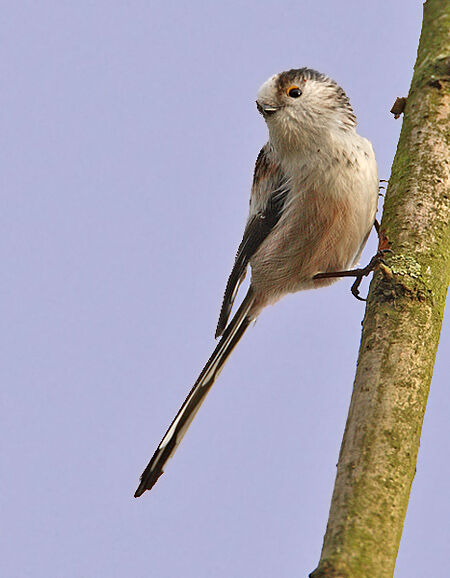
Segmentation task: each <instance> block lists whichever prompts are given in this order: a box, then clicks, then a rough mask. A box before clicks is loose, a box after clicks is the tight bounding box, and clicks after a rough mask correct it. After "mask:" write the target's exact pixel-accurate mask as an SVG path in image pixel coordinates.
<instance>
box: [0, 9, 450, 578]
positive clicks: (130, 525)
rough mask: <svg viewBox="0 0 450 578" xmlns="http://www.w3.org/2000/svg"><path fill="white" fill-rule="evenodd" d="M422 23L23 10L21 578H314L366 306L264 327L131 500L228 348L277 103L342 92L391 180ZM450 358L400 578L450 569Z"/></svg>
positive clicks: (17, 455) (8, 17)
mask: <svg viewBox="0 0 450 578" xmlns="http://www.w3.org/2000/svg"><path fill="white" fill-rule="evenodd" d="M421 15H422V6H421V3H420V2H411V1H409V0H398V1H397V2H387V1H383V2H366V1H361V0H360V1H356V0H352V1H346V2H335V1H331V0H330V1H318V0H314V1H312V0H302V1H299V0H296V1H282V2H280V1H278V0H277V1H275V0H272V1H264V0H260V1H256V0H250V1H247V2H237V1H228V2H225V1H224V2H201V1H199V0H192V1H191V2H187V3H182V2H170V1H168V2H155V1H147V2H144V1H130V2H124V1H116V2H106V1H94V2H87V1H80V2H66V1H62V2H48V1H42V2H38V3H36V2H30V1H28V2H27V1H18V2H14V3H13V2H10V3H8V5H5V6H4V7H3V11H2V23H1V25H0V26H1V28H2V30H1V34H0V38H1V55H0V62H1V71H2V79H3V82H2V90H1V94H0V104H1V107H0V110H1V113H0V114H1V117H2V121H1V126H2V130H1V133H0V139H1V150H2V170H1V175H2V195H3V197H2V211H1V217H0V218H1V229H0V230H1V237H2V241H1V243H0V251H1V262H2V278H3V281H2V283H1V299H0V307H1V318H2V323H3V331H2V344H1V357H2V359H1V378H2V379H1V381H2V400H1V406H2V419H1V425H0V428H1V432H0V433H1V440H2V442H1V447H2V462H3V466H2V472H1V493H0V501H1V511H2V523H3V527H4V528H3V529H4V535H3V539H2V544H3V547H4V551H3V553H2V555H1V557H0V574H1V576H2V577H7V578H25V577H30V578H31V577H32V578H41V577H42V578H53V577H55V578H60V577H64V578H85V577H86V578H90V577H94V576H95V577H106V576H107V577H108V578H115V577H117V578H122V577H123V578H128V577H130V576H133V577H134V578H144V577H145V578H147V577H149V576H152V577H155V578H174V577H175V576H183V577H185V578H189V577H195V578H202V577H208V578H211V577H214V578H225V577H226V578H230V577H241V576H246V577H247V576H258V577H262V578H266V577H267V578H268V577H270V578H273V577H275V576H276V577H285V576H286V577H287V576H294V575H295V576H306V575H307V574H308V572H310V571H311V570H313V569H314V568H315V566H316V564H317V561H318V559H319V555H320V550H321V545H322V538H323V534H324V531H325V527H326V521H327V516H328V508H329V503H330V498H331V492H332V489H333V483H334V476H335V464H336V461H337V457H338V451H339V446H340V442H341V438H342V433H343V428H344V424H345V419H346V415H347V409H348V404H349V400H350V394H351V388H352V380H353V376H354V371H355V361H356V356H357V352H358V344H359V338H360V322H361V319H362V316H363V312H364V304H362V303H359V302H358V301H356V300H355V299H354V298H353V297H352V296H351V294H350V291H349V289H350V284H351V282H350V281H346V280H343V281H341V282H340V283H338V284H335V285H333V286H332V287H330V288H327V289H323V290H321V291H316V292H308V293H301V294H297V295H293V296H289V297H287V298H285V299H284V300H283V301H281V302H280V303H278V304H277V305H276V306H274V307H273V308H269V309H267V310H266V311H265V312H264V313H263V314H262V315H261V317H260V319H259V320H258V322H257V323H256V325H255V326H254V327H253V328H251V329H250V330H249V331H248V333H247V335H246V336H245V338H244V340H243V342H242V343H241V344H240V346H239V348H238V349H237V350H236V352H235V354H234V355H233V357H232V358H231V361H230V362H229V364H228V365H227V366H226V368H225V370H224V371H223V373H222V374H221V376H220V378H219V381H218V382H217V384H216V386H215V387H214V388H213V390H212V392H211V394H210V396H209V397H208V399H207V401H206V403H205V405H204V406H203V407H202V410H201V411H200V413H199V414H198V416H197V418H196V420H195V422H194V424H193V426H192V428H191V430H190V431H189V433H188V435H187V436H186V438H185V439H184V441H183V444H182V446H181V447H180V449H179V451H178V453H177V454H176V457H175V458H174V459H173V460H171V462H170V464H169V467H168V468H167V470H166V473H165V475H164V476H163V477H162V478H161V479H160V481H159V482H158V484H157V485H156V487H155V489H154V490H153V492H152V493H149V494H145V495H144V497H143V498H140V499H139V500H135V499H133V497H132V496H133V492H134V490H135V488H136V485H137V481H138V477H139V475H140V473H141V472H142V469H143V467H144V466H145V465H146V463H147V461H148V459H149V458H150V456H151V454H152V453H153V451H154V449H155V447H156V445H157V443H158V442H159V440H160V439H161V437H162V435H163V433H164V431H165V429H166V427H167V426H168V424H169V422H170V420H171V419H172V417H173V415H174V413H175V412H176V410H177V409H178V407H179V405H180V403H181V402H182V400H183V399H184V397H185V395H186V393H187V392H188V390H189V389H190V387H191V385H192V383H193V381H194V379H195V378H196V376H197V373H198V371H199V370H200V369H201V367H202V365H203V363H204V361H205V360H206V359H207V357H208V356H209V354H210V351H211V349H212V347H213V345H214V339H213V335H214V329H215V324H216V320H217V315H218V311H219V306H220V301H221V297H222V293H223V290H224V285H225V282H226V279H227V275H228V273H229V270H230V267H231V265H232V262H233V258H234V253H235V250H236V248H237V245H238V243H239V241H240V237H241V234H242V229H243V225H244V223H245V219H246V213H247V207H248V196H249V190H250V184H251V177H252V171H253V165H254V161H255V158H256V155H257V153H258V151H259V148H260V147H261V146H262V144H263V143H264V142H265V139H266V127H265V125H264V122H263V120H262V118H261V117H260V115H259V114H258V113H257V111H256V108H255V103H254V101H255V95H256V92H257V89H258V87H259V86H260V85H261V84H262V82H263V81H264V80H266V78H267V77H269V76H270V75H271V74H273V73H276V72H279V71H280V70H285V69H288V68H292V67H301V66H310V67H313V68H316V69H318V70H320V71H322V72H325V73H327V74H329V75H330V76H332V77H333V78H335V79H336V80H337V81H338V82H339V83H340V84H341V85H342V86H343V87H344V89H345V90H346V92H347V93H348V95H349V96H350V98H351V101H352V104H353V106H354V108H355V111H356V113H357V116H358V121H359V131H360V132H361V134H363V135H364V136H367V137H368V138H369V139H370V140H372V142H373V144H374V148H375V152H376V155H377V159H378V163H379V173H380V178H388V176H389V173H390V165H391V162H392V159H393V155H394V152H395V148H396V143H397V140H398V135H399V131H400V127H401V120H398V121H395V120H394V119H393V117H392V115H390V114H389V109H390V108H391V105H392V104H393V102H394V100H395V98H396V97H397V96H404V95H406V94H407V91H408V88H409V83H410V79H411V75H412V67H413V64H414V61H415V56H416V48H417V43H418V37H419V31H420V24H421ZM375 246H376V240H375V237H374V236H373V237H372V238H371V240H370V243H369V245H368V247H367V250H366V251H365V254H364V257H363V261H367V260H368V259H369V258H370V256H371V254H372V253H373V251H374V249H375ZM366 287H367V285H366ZM449 343H450V333H449V329H448V323H447V326H445V322H444V331H443V336H442V341H441V346H440V351H439V353H438V360H437V364H436V370H435V376H434V379H433V383H432V389H431V395H430V401H429V407H428V411H427V415H426V419H425V424H424V430H423V438H422V445H421V450H420V455H419V461H418V467H417V475H416V478H415V481H414V484H413V490H412V495H411V502H410V507H409V511H408V515H407V519H406V525H405V531H404V535H403V540H402V544H401V547H400V554H399V558H398V564H397V570H396V577H397V578H424V577H425V576H443V570H442V569H443V568H448V562H449V554H448V552H449V550H448V544H449V542H450V536H449V529H450V523H449V519H450V508H449V499H448V486H449V483H448V480H449V478H450V466H449V460H448V455H449V434H450V431H449V420H448V406H449V404H450V392H449V388H448V375H449V361H448V360H449V355H448V353H449Z"/></svg>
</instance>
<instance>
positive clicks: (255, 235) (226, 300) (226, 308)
mask: <svg viewBox="0 0 450 578" xmlns="http://www.w3.org/2000/svg"><path fill="white" fill-rule="evenodd" d="M289 191H290V184H289V179H288V178H287V177H286V175H285V174H284V172H283V171H282V169H281V167H280V165H279V164H278V163H277V162H276V160H275V158H274V155H273V153H272V150H271V147H270V145H269V144H266V145H265V146H264V147H263V148H262V149H261V152H260V153H259V155H258V158H257V160H256V165H255V172H254V175H253V185H252V195H251V198H250V215H249V218H248V221H247V225H246V227H245V230H244V236H243V238H242V241H241V244H240V245H239V249H238V251H237V254H236V259H235V261H234V266H233V269H232V271H231V274H230V276H229V278H228V281H227V286H226V289H225V294H224V297H223V302H222V308H221V310H220V315H219V321H218V323H217V329H216V337H220V336H221V335H222V334H223V332H224V330H225V327H226V326H227V323H228V318H229V316H230V313H231V310H232V308H233V302H234V299H235V297H236V295H237V291H238V289H239V285H240V284H241V283H242V281H243V280H244V277H245V274H246V272H247V266H248V263H249V261H250V259H251V258H252V256H253V255H254V254H255V253H256V251H257V250H258V248H259V247H260V246H261V243H262V242H263V241H264V240H265V239H266V238H267V237H268V235H269V234H270V233H271V231H272V230H273V229H274V227H275V226H276V224H277V223H278V221H279V220H280V217H281V215H282V213H283V208H284V206H285V202H286V198H287V196H288V194H289Z"/></svg>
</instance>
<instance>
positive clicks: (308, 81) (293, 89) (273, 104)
mask: <svg viewBox="0 0 450 578" xmlns="http://www.w3.org/2000/svg"><path fill="white" fill-rule="evenodd" d="M256 106H257V108H258V111H259V112H260V113H261V114H262V115H263V117H264V120H265V121H266V123H267V126H268V128H269V133H270V136H271V140H273V141H277V140H278V141H279V140H281V141H287V142H289V143H290V144H291V145H292V146H295V143H296V142H298V143H303V142H304V141H305V140H307V139H311V138H314V137H316V138H319V136H324V135H326V133H327V132H328V133H330V132H331V131H338V132H340V131H348V130H353V129H354V127H355V125H356V117H355V115H354V114H353V110H352V107H351V105H350V102H349V100H348V98H347V95H346V94H345V92H344V91H343V90H342V88H341V87H340V86H339V85H338V84H337V83H336V82H335V81H334V80H332V79H331V78H329V77H328V76H326V75H324V74H321V73H320V72H317V71H315V70H312V69H310V68H300V69H293V70H288V71H286V72H280V73H279V74H276V75H275V76H272V77H271V78H269V80H267V81H266V82H265V83H264V84H263V85H262V86H261V88H260V89H259V92H258V96H257V99H256Z"/></svg>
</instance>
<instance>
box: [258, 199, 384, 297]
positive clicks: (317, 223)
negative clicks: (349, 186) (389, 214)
mask: <svg viewBox="0 0 450 578" xmlns="http://www.w3.org/2000/svg"><path fill="white" fill-rule="evenodd" d="M355 201H356V202H355ZM299 204H300V206H295V205H294V204H292V206H291V207H290V208H289V209H288V211H290V214H289V212H287V214H286V215H285V216H284V217H283V218H282V219H281V220H280V222H279V223H278V225H277V227H276V228H275V229H274V231H273V232H272V233H271V234H270V235H269V237H268V238H267V239H266V240H265V241H264V243H263V244H262V245H261V247H260V248H259V250H258V251H257V252H256V253H255V255H254V257H253V258H252V260H251V262H250V264H251V267H252V287H253V290H254V291H255V293H256V295H258V298H259V300H260V301H261V303H262V302H264V304H268V303H273V302H275V301H277V300H278V299H280V298H281V297H282V296H283V295H285V294H286V293H294V292H296V291H301V290H303V289H311V288H314V287H320V286H324V285H329V284H330V283H333V282H334V281H335V279H323V280H320V281H318V280H316V281H314V280H313V276H314V275H315V274H316V273H321V272H326V271H341V270H345V269H349V268H351V267H352V266H353V265H354V264H355V260H357V258H359V255H360V253H361V250H362V247H363V246H364V244H365V241H366V240H367V237H368V235H369V233H370V230H371V228H372V225H373V221H374V217H375V208H374V207H369V206H368V205H367V206H365V205H364V203H361V202H360V199H358V197H357V196H356V198H355V195H340V196H339V197H333V196H332V195H319V194H314V195H309V196H308V198H307V199H305V198H303V199H300V202H299Z"/></svg>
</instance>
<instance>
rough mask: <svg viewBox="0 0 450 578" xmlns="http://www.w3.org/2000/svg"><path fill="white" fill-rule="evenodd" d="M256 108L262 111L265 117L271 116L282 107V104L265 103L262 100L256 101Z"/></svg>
mask: <svg viewBox="0 0 450 578" xmlns="http://www.w3.org/2000/svg"><path fill="white" fill-rule="evenodd" d="M256 108H257V109H258V112H260V113H261V114H262V115H263V116H264V117H266V116H270V115H272V114H274V113H275V112H277V110H279V109H280V108H281V107H280V106H273V105H272V104H265V103H262V102H259V101H258V100H257V101H256Z"/></svg>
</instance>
